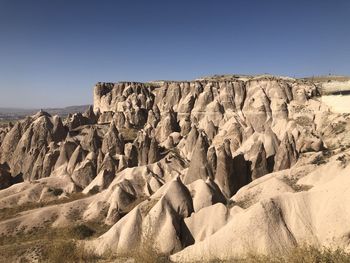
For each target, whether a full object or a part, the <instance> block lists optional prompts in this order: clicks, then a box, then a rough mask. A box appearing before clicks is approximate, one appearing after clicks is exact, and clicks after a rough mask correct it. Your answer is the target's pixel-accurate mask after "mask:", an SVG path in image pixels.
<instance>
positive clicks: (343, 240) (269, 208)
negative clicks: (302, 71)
mask: <svg viewBox="0 0 350 263" xmlns="http://www.w3.org/2000/svg"><path fill="white" fill-rule="evenodd" d="M349 134H350V117H349V115H347V114H335V113H332V112H331V111H330V110H329V109H328V107H327V106H326V105H324V104H323V103H322V101H321V100H320V97H319V92H318V87H317V86H316V84H314V83H313V82H310V81H306V80H298V79H292V78H282V77H273V76H257V77H245V78H242V77H233V78H229V79H220V78H218V79H216V78H207V79H206V78H204V79H200V80H196V81H188V82H186V81H184V82H171V81H160V82H150V83H137V82H121V83H97V84H96V86H95V87H94V106H93V108H89V109H88V110H87V111H86V112H85V113H83V114H80V113H77V114H74V115H70V116H68V117H67V118H66V119H64V120H62V119H61V118H60V117H58V116H50V115H49V114H48V113H45V112H38V113H37V114H35V115H33V116H30V117H27V118H25V119H24V120H21V121H18V122H17V123H16V124H15V125H11V126H8V127H6V128H2V129H0V189H3V190H1V191H0V208H6V207H7V208H8V207H12V206H14V205H15V204H18V205H23V204H28V203H41V204H45V202H51V201H52V200H56V201H59V200H64V199H65V198H67V196H69V195H71V194H73V193H76V192H82V194H83V198H81V199H79V200H75V201H74V202H66V203H63V204H59V205H54V206H50V207H41V208H38V209H36V210H33V211H31V212H25V213H23V214H21V215H20V218H19V215H18V216H14V217H12V218H9V219H7V220H5V221H0V234H3V235H9V236H11V235H15V232H14V231H13V230H11V229H13V228H11V226H13V225H15V224H17V223H18V222H19V221H18V220H20V221H21V222H22V223H23V228H24V229H25V231H31V230H34V229H36V228H38V227H42V226H43V225H45V226H47V222H50V223H49V225H50V226H52V227H53V226H54V227H63V226H66V225H67V224H68V225H69V224H73V223H74V222H90V221H94V222H96V221H97V222H99V223H104V224H107V225H109V226H111V228H110V229H109V230H108V231H107V232H106V233H104V234H103V235H101V236H99V237H98V238H95V239H92V240H89V241H86V242H85V241H84V242H82V243H83V245H84V246H86V247H87V248H89V249H91V250H93V251H95V252H96V253H99V254H103V253H105V252H107V251H112V252H115V253H124V252H125V251H128V250H130V249H135V248H141V247H142V245H143V242H150V241H149V240H148V239H149V238H151V239H152V242H151V244H153V245H154V246H155V248H156V249H157V250H158V251H159V252H160V253H164V254H171V259H172V260H174V261H179V262H183V261H191V260H197V261H201V260H211V259H216V258H221V259H228V258H230V257H232V256H236V255H240V254H244V253H245V252H246V251H245V249H246V247H247V246H248V247H250V248H253V249H254V250H256V251H259V252H263V253H272V252H274V251H282V250H284V249H287V248H289V247H292V246H295V245H298V244H303V242H305V241H306V242H308V243H310V244H320V245H326V246H331V245H334V244H336V245H337V246H341V247H342V248H345V249H350V247H349V243H350V239H349V235H348V233H349V231H350V226H349V224H347V223H346V222H348V220H347V219H346V218H347V216H349V215H350V206H349V205H348V204H349V203H350V202H346V200H347V199H348V198H347V197H344V194H342V192H341V191H339V189H342V191H344V192H343V193H345V192H347V191H348V190H347V189H350V182H349V180H348V177H347V176H346V174H347V173H348V170H349V166H348V163H349V160H350V157H349V154H350V153H349V150H347V147H348V146H349V145H350V139H349V138H350V136H349ZM22 180H24V181H23V182H22ZM347 196H350V194H348V195H347ZM319 200H321V201H322V200H323V201H322V204H323V205H324V204H329V205H326V207H324V206H323V208H324V209H319V207H320V204H319V202H320V201H319ZM325 200H328V202H325ZM329 200H331V201H329ZM339 203H342V204H344V205H343V206H342V209H341V213H339V211H338V209H337V206H338V205H339ZM295 214H298V217H297V218H296V217H295ZM339 218H340V219H342V220H343V221H342V222H343V223H342V224H339V222H340V221H339V220H340V219H339ZM33 219H35V220H33ZM316 219H317V220H316ZM331 220H333V221H331ZM326 229H327V231H326ZM145 234H147V235H148V236H145ZM242 240H243V241H244V242H242ZM332 240H333V241H332ZM331 241H332V242H333V243H332V242H331ZM231 248H232V249H231Z"/></svg>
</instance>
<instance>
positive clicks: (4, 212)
mask: <svg viewBox="0 0 350 263" xmlns="http://www.w3.org/2000/svg"><path fill="white" fill-rule="evenodd" d="M86 197H88V195H86V194H83V193H72V194H70V195H69V196H68V197H67V198H60V199H56V200H52V201H49V202H31V203H26V204H23V205H17V206H13V207H6V208H1V209H0V221H2V220H6V219H10V218H13V217H15V216H17V215H18V214H19V213H21V212H24V211H28V210H33V209H36V208H40V207H45V206H50V205H58V204H65V203H69V202H73V201H75V200H78V199H82V198H86Z"/></svg>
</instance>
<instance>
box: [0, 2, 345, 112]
mask: <svg viewBox="0 0 350 263" xmlns="http://www.w3.org/2000/svg"><path fill="white" fill-rule="evenodd" d="M216 73H220V74H224V73H242V74H257V73H271V74H279V75H290V76H308V75H319V74H329V73H332V74H343V75H349V74H350V1H349V0H317V1H316V0H304V1H301V0H290V1H287V0H265V1H263V0H255V1H254V0H237V1H234V0H231V1H228V0H227V1H226V0H216V1H214V0H212V1H207V0H198V1H193V0H192V1H191V0H186V1H183V0H176V1H175V0H172V1H170V0H158V1H152V0H147V1H146V0H140V1H136V0H134V1H133V0H125V1H118V0H115V1H108V0H101V1H98V0H96V1H88V0H81V1H79V0H69V1H68V0H67V1H65V0H22V1H19V0H0V107H58V106H68V105H79V104H87V103H92V87H93V85H94V83H96V82H98V81H119V80H137V81H147V80H155V79H175V80H181V79H193V78H196V77H199V76H203V75H208V74H216Z"/></svg>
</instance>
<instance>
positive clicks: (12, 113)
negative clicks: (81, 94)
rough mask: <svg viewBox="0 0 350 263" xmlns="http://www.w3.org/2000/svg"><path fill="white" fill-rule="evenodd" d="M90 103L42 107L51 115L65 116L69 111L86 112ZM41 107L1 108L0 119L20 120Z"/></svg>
mask: <svg viewBox="0 0 350 263" xmlns="http://www.w3.org/2000/svg"><path fill="white" fill-rule="evenodd" d="M89 106H90V105H79V106H69V107H64V108H46V109H42V110H44V111H46V112H48V113H50V114H51V115H59V116H61V117H65V116H66V115H68V114H69V113H76V112H84V111H86V109H87V108H88V107H89ZM39 110H40V109H21V108H0V120H19V119H22V118H24V117H25V116H28V115H33V114H35V113H36V112H38V111H39Z"/></svg>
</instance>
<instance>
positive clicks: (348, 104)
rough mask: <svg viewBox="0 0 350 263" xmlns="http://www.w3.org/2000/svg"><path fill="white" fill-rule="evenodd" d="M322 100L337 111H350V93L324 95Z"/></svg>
mask: <svg viewBox="0 0 350 263" xmlns="http://www.w3.org/2000/svg"><path fill="white" fill-rule="evenodd" d="M321 101H322V102H324V103H325V104H327V105H328V106H329V107H330V108H331V110H332V111H334V112H337V113H350V95H345V96H341V95H330V96H322V98H321Z"/></svg>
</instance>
